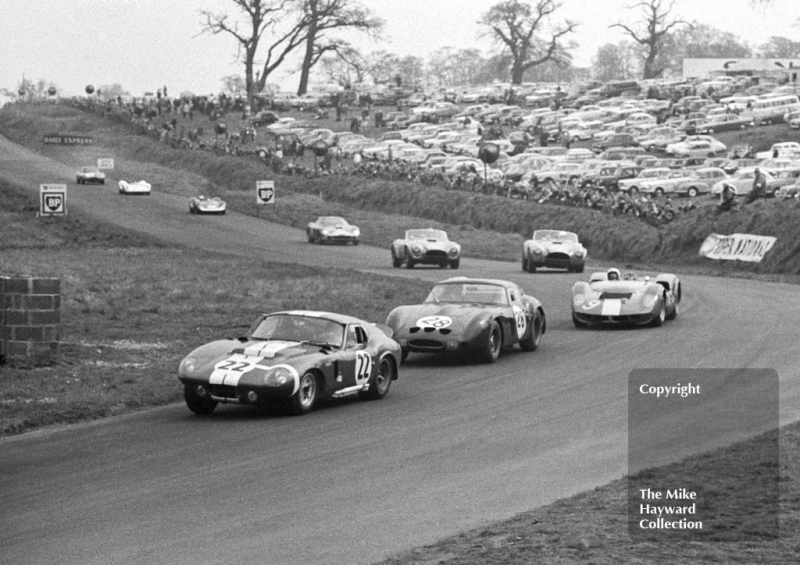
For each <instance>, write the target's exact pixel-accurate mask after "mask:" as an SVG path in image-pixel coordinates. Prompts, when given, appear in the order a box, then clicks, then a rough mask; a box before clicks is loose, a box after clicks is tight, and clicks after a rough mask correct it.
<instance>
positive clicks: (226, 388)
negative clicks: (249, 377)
mask: <svg viewBox="0 0 800 565" xmlns="http://www.w3.org/2000/svg"><path fill="white" fill-rule="evenodd" d="M209 389H210V390H211V395H212V396H216V397H217V398H238V395H237V394H236V387H235V386H230V385H211V386H209Z"/></svg>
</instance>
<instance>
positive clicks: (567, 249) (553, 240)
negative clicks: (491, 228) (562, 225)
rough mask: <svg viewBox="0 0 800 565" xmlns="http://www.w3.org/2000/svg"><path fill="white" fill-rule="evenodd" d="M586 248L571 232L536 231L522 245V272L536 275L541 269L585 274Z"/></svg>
mask: <svg viewBox="0 0 800 565" xmlns="http://www.w3.org/2000/svg"><path fill="white" fill-rule="evenodd" d="M585 263H586V248H585V247H584V246H583V245H581V243H580V242H579V241H578V236H577V235H576V234H574V233H572V232H569V231H561V230H536V231H534V232H533V236H532V237H531V239H528V240H526V241H525V242H523V244H522V270H523V271H528V272H529V273H535V272H536V269H537V268H539V267H552V268H556V269H567V270H568V271H574V272H576V273H582V272H583V266H584V264H585Z"/></svg>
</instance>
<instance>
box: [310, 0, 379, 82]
mask: <svg viewBox="0 0 800 565" xmlns="http://www.w3.org/2000/svg"><path fill="white" fill-rule="evenodd" d="M303 14H304V18H305V20H306V22H307V27H306V31H305V51H304V54H303V61H302V63H301V65H300V84H299V85H298V87H297V93H298V94H305V93H306V92H307V91H308V79H309V76H310V74H311V69H312V68H313V67H314V65H316V64H317V62H319V60H320V58H321V57H322V56H323V55H325V54H326V53H339V54H340V55H341V56H342V59H343V60H344V61H348V60H349V59H352V57H350V56H348V52H350V53H351V54H352V48H351V47H350V44H349V43H347V42H345V41H343V40H341V39H337V38H335V37H330V36H328V35H327V33H328V32H330V31H332V30H340V31H341V30H357V31H362V32H365V33H367V34H369V35H371V36H372V37H378V35H379V33H380V30H381V29H382V28H383V20H381V19H379V18H377V17H375V16H374V15H373V14H372V12H371V11H370V10H369V9H368V8H365V7H364V6H362V5H360V4H358V3H357V2H356V1H355V0H304V1H303Z"/></svg>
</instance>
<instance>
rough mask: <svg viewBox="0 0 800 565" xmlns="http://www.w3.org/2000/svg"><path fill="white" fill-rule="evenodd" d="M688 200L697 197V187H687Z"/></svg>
mask: <svg viewBox="0 0 800 565" xmlns="http://www.w3.org/2000/svg"><path fill="white" fill-rule="evenodd" d="M688 194H689V198H694V197H696V196H697V187H694V186H691V187H689V192H688Z"/></svg>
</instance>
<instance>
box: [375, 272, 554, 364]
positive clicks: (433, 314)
mask: <svg viewBox="0 0 800 565" xmlns="http://www.w3.org/2000/svg"><path fill="white" fill-rule="evenodd" d="M386 325H387V326H389V327H390V328H392V331H393V332H394V338H395V339H396V340H397V341H398V342H399V343H400V346H401V347H402V349H403V359H405V358H406V356H407V355H408V353H409V352H411V351H416V352H420V353H446V352H456V353H467V352H473V353H477V354H478V357H479V358H480V360H481V361H483V362H485V363H493V362H494V361H495V360H497V358H498V357H499V356H500V352H501V351H502V350H503V349H504V348H508V347H513V346H514V344H517V343H518V344H519V346H520V348H521V349H522V350H523V351H534V350H536V349H537V348H538V347H539V344H540V342H541V340H542V335H543V334H544V333H545V330H546V328H547V324H546V319H545V314H544V307H543V306H542V303H541V302H539V300H537V299H536V298H534V297H532V296H528V295H526V294H525V293H524V292H523V291H522V289H521V288H520V287H519V286H517V285H516V284H514V283H511V282H508V281H501V280H494V279H474V278H466V277H454V278H450V279H447V280H444V281H442V282H440V283H438V284H437V285H436V286H434V287H433V289H432V290H431V292H430V294H429V295H428V297H427V298H426V299H425V301H424V302H423V303H422V304H419V305H409V306H398V307H397V308H395V309H394V310H392V311H391V312H390V313H389V316H388V317H387V318H386Z"/></svg>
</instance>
